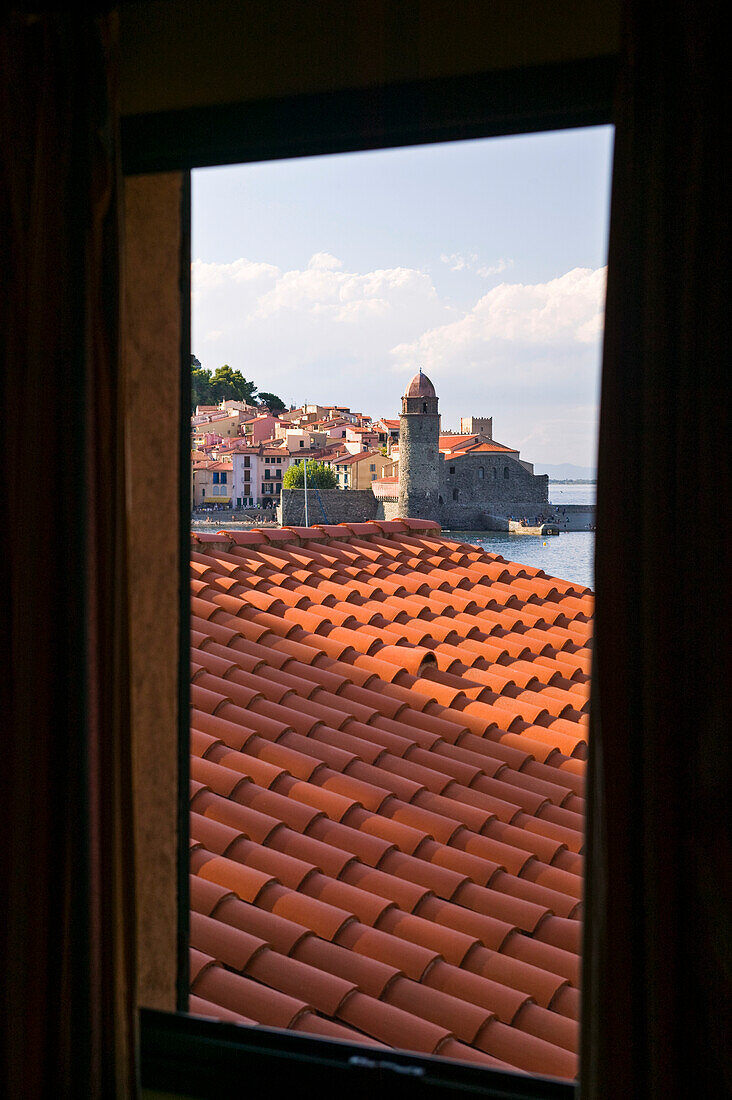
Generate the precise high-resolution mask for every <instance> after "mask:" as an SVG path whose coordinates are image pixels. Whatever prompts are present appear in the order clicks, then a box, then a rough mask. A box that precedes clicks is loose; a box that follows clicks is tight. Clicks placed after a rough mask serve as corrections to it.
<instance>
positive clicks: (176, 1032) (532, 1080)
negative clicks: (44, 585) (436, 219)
mask: <svg viewBox="0 0 732 1100" xmlns="http://www.w3.org/2000/svg"><path fill="white" fill-rule="evenodd" d="M616 66H617V62H616V59H615V58H613V57H600V58H595V59H591V60H584V61H571V62H563V63H558V64H551V65H543V66H537V67H534V68H524V69H515V70H510V71H505V72H492V73H479V74H475V75H471V76H461V77H449V78H441V79H431V80H424V81H411V82H408V83H400V84H393V85H388V86H376V87H372V88H368V89H359V90H352V89H349V90H343V91H338V92H332V93H323V94H306V95H293V96H289V97H284V98H280V99H271V100H263V101H259V102H250V103H246V104H234V105H226V106H213V107H205V108H194V109H190V110H181V111H168V112H162V113H154V114H145V115H138V116H128V117H126V118H123V120H122V159H123V171H124V173H125V175H130V176H132V175H139V174H147V173H159V172H168V171H169V172H180V171H182V172H183V173H184V201H183V204H182V205H183V210H182V218H183V225H182V232H181V242H182V253H183V254H182V256H181V265H180V271H181V274H180V309H181V319H182V324H181V349H180V370H181V400H180V408H181V410H182V415H181V424H180V463H179V469H178V478H179V489H180V496H179V503H180V532H179V546H180V550H181V563H183V562H185V561H187V560H188V559H187V554H188V548H189V542H190V522H189V513H190V500H189V494H190V482H189V471H188V468H187V467H188V462H189V450H190V438H189V436H190V431H189V425H188V423H187V421H186V418H185V416H184V415H183V411H184V410H186V409H189V408H190V358H189V357H190V291H191V287H190V242H191V226H190V214H191V210H190V176H189V175H188V173H189V172H190V171H191V170H192V169H194V168H201V167H210V166H214V165H225V164H238V163H241V164H244V163H254V162H258V161H265V160H275V159H285V158H291V157H296V156H312V155H323V154H328V153H346V152H355V151H362V150H369V149H370V150H374V149H388V148H394V147H398V146H410V145H425V144H432V143H436V142H447V141H459V140H466V139H476V138H488V137H502V136H509V135H516V134H529V133H539V132H543V131H548V130H559V129H569V128H577V127H585V126H597V125H608V124H611V123H612V121H613V117H612V115H613V112H612V103H613V90H614V83H615V75H616ZM180 590H181V591H180V604H179V613H180V631H179V643H180V660H179V666H178V667H179V692H178V703H179V715H180V719H179V752H178V764H179V790H180V801H179V807H178V815H177V829H178V836H179V851H180V853H181V855H180V859H179V866H178V877H179V894H178V897H179V903H180V904H179V915H178V936H177V958H178V980H177V1008H178V1012H177V1013H164V1012H159V1011H155V1010H152V1009H142V1010H141V1013H140V1024H141V1072H142V1083H143V1087H145V1088H150V1089H160V1090H165V1091H168V1092H170V1091H174V1090H180V1092H181V1093H182V1094H185V1095H187V1096H195V1097H207V1096H219V1095H222V1094H225V1092H226V1088H227V1086H228V1085H230V1086H231V1088H232V1089H234V1088H236V1090H237V1091H239V1090H240V1087H241V1081H242V1073H243V1072H246V1073H247V1074H251V1073H252V1072H255V1073H263V1072H264V1073H267V1072H268V1073H275V1072H276V1073H277V1080H278V1088H284V1087H285V1086H286V1084H287V1082H288V1081H289V1082H290V1087H292V1088H293V1089H295V1088H297V1089H298V1091H302V1089H303V1088H304V1089H305V1092H306V1093H307V1092H308V1089H309V1088H310V1089H312V1090H313V1091H314V1090H315V1089H316V1088H322V1087H323V1085H324V1075H325V1074H327V1084H328V1086H329V1087H333V1088H335V1087H343V1088H344V1089H345V1088H347V1089H348V1090H349V1092H350V1093H351V1094H352V1095H361V1093H363V1094H364V1095H366V1094H367V1093H368V1095H369V1096H370V1095H371V1094H372V1093H373V1089H374V1087H378V1088H379V1089H380V1091H381V1092H382V1093H384V1095H385V1096H387V1097H391V1096H399V1100H407V1098H408V1097H411V1096H413V1095H414V1096H418V1097H420V1098H425V1100H427V1098H430V1097H432V1096H435V1097H437V1096H440V1097H442V1096H446V1095H448V1094H449V1093H452V1092H453V1091H454V1090H455V1089H456V1088H459V1089H460V1090H461V1091H462V1092H464V1093H467V1094H468V1095H481V1096H486V1097H496V1098H498V1097H504V1098H506V1100H509V1098H512V1100H524V1098H526V1100H538V1098H546V1100H549V1098H552V1100H569V1098H570V1097H572V1096H573V1095H574V1094H575V1086H574V1085H573V1084H572V1083H568V1082H563V1081H561V1082H560V1081H554V1080H550V1079H547V1078H540V1077H528V1076H524V1075H520V1074H516V1075H513V1074H508V1073H502V1072H500V1071H496V1070H489V1069H483V1068H479V1067H472V1066H468V1065H466V1064H460V1063H454V1062H449V1061H446V1060H444V1059H439V1058H431V1057H423V1056H421V1055H417V1054H408V1053H404V1052H401V1051H393V1052H392V1051H390V1052H388V1054H385V1055H384V1056H383V1057H381V1056H378V1055H374V1053H373V1051H371V1050H370V1048H367V1047H360V1046H352V1045H351V1044H348V1043H335V1042H329V1041H327V1040H324V1039H319V1038H318V1039H315V1038H309V1037H307V1036H300V1035H297V1034H294V1033H291V1032H282V1031H276V1030H273V1029H264V1028H256V1029H254V1028H252V1029H249V1028H239V1027H235V1026H233V1025H230V1024H226V1023H222V1022H218V1021H216V1022H214V1021H206V1020H202V1019H200V1018H197V1017H194V1016H188V1015H187V1014H186V1008H187V1003H188V984H189V981H188V979H189V975H188V961H187V946H188V930H189V929H188V901H189V899H188V859H187V857H188V845H187V834H188V774H189V773H188V769H189V762H188V753H189V718H188V713H189V709H188V708H189V694H188V679H187V671H188V644H189V639H188V631H189V614H190V611H189V593H188V588H187V585H181V586H180Z"/></svg>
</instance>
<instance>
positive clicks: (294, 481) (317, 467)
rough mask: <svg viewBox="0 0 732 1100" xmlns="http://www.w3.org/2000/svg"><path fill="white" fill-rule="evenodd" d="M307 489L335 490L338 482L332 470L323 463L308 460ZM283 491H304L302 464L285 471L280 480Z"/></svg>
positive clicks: (312, 459) (311, 459)
mask: <svg viewBox="0 0 732 1100" xmlns="http://www.w3.org/2000/svg"><path fill="white" fill-rule="evenodd" d="M307 465H308V489H335V488H337V486H338V480H337V478H336V476H335V473H334V471H333V469H332V468H331V467H330V466H328V465H327V464H326V463H325V462H316V461H315V459H314V458H310V459H308V464H307ZM282 487H283V489H304V487H305V474H304V472H303V467H302V463H299V464H298V465H295V464H293V465H292V466H290V467H288V469H287V470H285V476H284V477H283V479H282Z"/></svg>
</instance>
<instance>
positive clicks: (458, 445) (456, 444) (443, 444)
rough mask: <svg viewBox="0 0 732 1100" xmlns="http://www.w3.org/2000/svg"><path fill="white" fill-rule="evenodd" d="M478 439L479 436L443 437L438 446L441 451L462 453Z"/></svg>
mask: <svg viewBox="0 0 732 1100" xmlns="http://www.w3.org/2000/svg"><path fill="white" fill-rule="evenodd" d="M477 439H478V436H477V435H441V436H440V440H439V444H438V445H439V448H440V450H441V451H461V450H464V449H465V447H467V446H470V444H471V443H474V442H477Z"/></svg>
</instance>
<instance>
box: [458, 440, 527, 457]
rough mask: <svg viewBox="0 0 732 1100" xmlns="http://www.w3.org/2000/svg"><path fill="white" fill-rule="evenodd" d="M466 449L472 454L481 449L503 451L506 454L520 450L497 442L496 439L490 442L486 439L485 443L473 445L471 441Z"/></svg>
mask: <svg viewBox="0 0 732 1100" xmlns="http://www.w3.org/2000/svg"><path fill="white" fill-rule="evenodd" d="M465 450H466V453H468V454H471V455H472V454H476V453H477V452H479V451H480V452H483V451H502V452H504V453H506V454H512V455H515V454H518V451H517V450H516V448H515V447H506V446H504V444H503V443H497V442H496V441H495V440H494V439H493V440H491V441H490V442H488V441H487V440H486V441H484V442H483V443H476V444H475V446H472V444H470V443H469V444H468V446H467V447H466V448H465Z"/></svg>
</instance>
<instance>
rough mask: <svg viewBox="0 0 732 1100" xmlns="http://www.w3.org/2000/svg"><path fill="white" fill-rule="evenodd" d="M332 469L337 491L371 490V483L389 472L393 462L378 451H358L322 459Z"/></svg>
mask: <svg viewBox="0 0 732 1100" xmlns="http://www.w3.org/2000/svg"><path fill="white" fill-rule="evenodd" d="M324 461H325V462H328V463H329V465H330V466H332V467H333V470H334V472H335V475H336V477H337V479H338V488H339V489H371V488H373V483H374V482H375V481H377V480H378V479H379V478H380V477H384V476H385V474H386V473H387V472H390V470H391V467H392V466H393V462H392V461H391V459H389V458H386V457H385V456H384V455H382V454H381V452H380V451H359V453H358V454H350V453H349V452H348V451H346V453H345V454H339V455H337V456H335V457H332V458H326V459H324Z"/></svg>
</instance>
